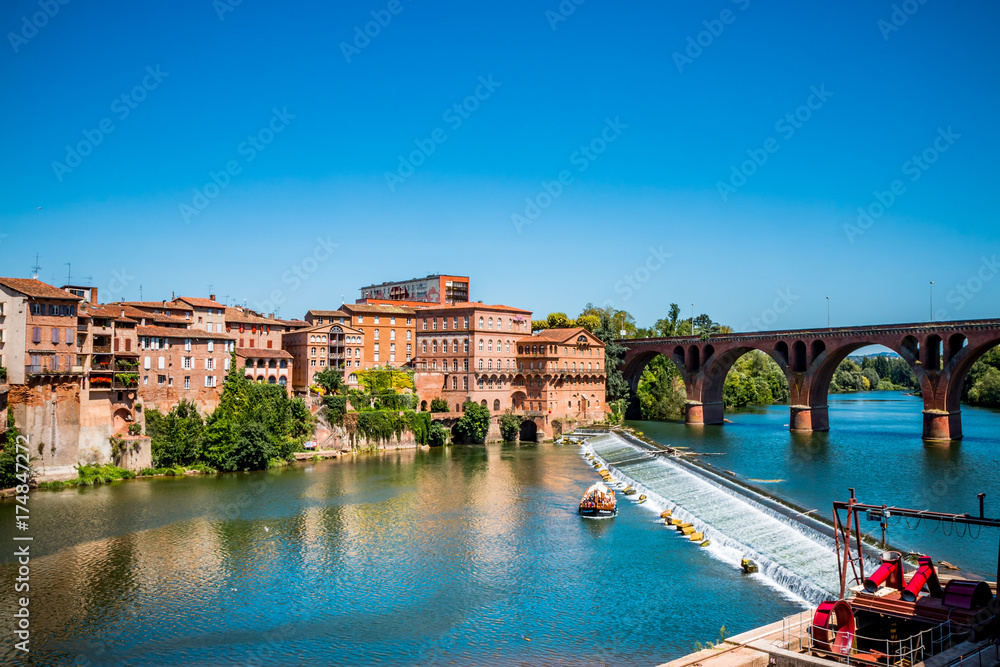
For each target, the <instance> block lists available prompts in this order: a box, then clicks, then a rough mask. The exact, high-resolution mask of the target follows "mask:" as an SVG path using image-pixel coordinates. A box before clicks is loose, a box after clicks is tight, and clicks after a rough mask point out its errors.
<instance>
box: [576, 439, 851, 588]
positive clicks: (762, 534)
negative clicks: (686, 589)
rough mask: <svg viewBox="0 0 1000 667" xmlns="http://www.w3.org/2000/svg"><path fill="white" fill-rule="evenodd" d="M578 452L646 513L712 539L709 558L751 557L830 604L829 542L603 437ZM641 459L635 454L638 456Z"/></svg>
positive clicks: (835, 584) (771, 574)
mask: <svg viewBox="0 0 1000 667" xmlns="http://www.w3.org/2000/svg"><path fill="white" fill-rule="evenodd" d="M584 451H589V452H591V453H592V454H594V456H596V457H597V458H599V459H600V460H602V461H603V462H604V463H605V464H606V465H607V467H608V469H609V471H610V472H611V475H612V477H613V478H615V479H617V480H619V481H622V482H627V483H629V484H632V485H633V486H635V487H636V489H637V491H639V492H640V493H645V494H646V495H647V496H648V498H649V501H650V502H649V503H648V504H649V506H650V507H651V508H653V507H658V508H659V509H658V510H657V511H661V510H662V509H670V510H672V511H673V516H674V517H676V518H680V519H683V520H685V521H688V522H690V523H691V524H693V525H694V526H695V528H696V530H697V531H699V532H703V533H704V534H705V538H706V539H709V540H711V546H709V547H708V548H707V551H709V552H710V553H711V554H712V555H714V556H716V557H719V558H721V559H724V560H727V561H732V564H733V567H734V568H737V567H738V566H739V559H740V558H741V557H747V558H752V559H753V560H755V561H756V562H757V564H758V565H759V567H760V572H759V574H760V575H761V576H763V577H764V578H766V579H768V580H770V581H771V582H773V583H774V584H777V585H778V586H780V587H781V588H784V589H785V590H787V591H788V592H790V593H792V594H793V595H796V596H798V597H800V598H802V599H804V600H806V601H808V602H810V603H818V602H821V601H824V600H830V599H834V598H835V597H836V596H837V593H838V592H839V590H840V582H839V578H838V574H837V557H836V549H835V544H834V540H833V539H831V538H830V537H828V536H826V535H823V534H822V533H820V532H819V531H817V530H814V529H812V528H810V527H808V526H806V525H804V524H800V523H798V522H796V521H795V520H793V519H790V518H788V517H787V516H784V515H782V514H779V513H778V512H776V511H774V510H772V509H770V508H768V507H766V506H765V505H764V504H762V503H757V502H755V501H754V500H753V498H752V496H753V492H752V491H749V490H747V491H746V492H745V494H744V493H739V494H738V493H736V492H735V491H733V490H732V489H729V488H726V487H725V486H723V485H722V484H718V483H716V482H714V481H712V480H711V479H709V478H708V477H707V476H703V475H699V474H697V473H696V472H692V471H690V470H688V469H687V468H686V467H684V466H682V465H681V464H679V463H678V462H676V461H673V460H671V459H670V457H666V456H656V457H653V458H649V456H648V454H649V452H648V451H646V450H644V449H643V448H641V447H640V446H638V445H636V444H633V443H631V442H629V441H626V440H625V439H623V438H622V437H620V436H618V435H616V434H614V433H608V434H605V435H600V436H596V437H592V438H590V439H588V440H587V442H586V444H585V446H584ZM641 454H645V455H646V456H643V457H640V456H639V455H641Z"/></svg>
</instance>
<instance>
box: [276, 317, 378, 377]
mask: <svg viewBox="0 0 1000 667" xmlns="http://www.w3.org/2000/svg"><path fill="white" fill-rule="evenodd" d="M282 345H283V347H284V350H285V351H286V352H288V354H289V355H290V356H291V363H292V366H293V368H294V371H293V373H292V374H291V377H292V379H291V384H292V389H293V390H294V391H295V392H296V393H299V394H304V393H306V391H307V390H308V389H309V387H311V386H312V385H314V384H316V383H315V380H314V379H313V378H314V377H315V375H316V373H319V372H320V371H323V370H326V369H327V368H336V369H340V370H342V371H343V373H344V380H345V381H346V382H347V383H348V384H349V385H351V386H357V384H358V378H357V376H356V375H354V374H353V373H354V371H356V370H360V369H361V368H363V367H365V357H364V353H365V334H364V332H363V331H361V329H357V328H354V327H351V326H348V325H346V324H317V325H315V326H311V327H305V328H302V329H296V330H294V331H290V332H288V333H285V334H284V336H283V337H282Z"/></svg>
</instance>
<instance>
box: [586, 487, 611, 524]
mask: <svg viewBox="0 0 1000 667" xmlns="http://www.w3.org/2000/svg"><path fill="white" fill-rule="evenodd" d="M617 513H618V504H617V501H616V500H615V492H614V491H612V490H611V489H609V488H608V487H606V486H604V484H601V483H600V482H598V483H597V484H594V485H593V486H591V487H590V488H589V489H587V492H586V493H584V494H583V499H582V500H581V501H580V516H585V517H590V518H595V519H604V518H608V517H613V516H614V515H616V514H617Z"/></svg>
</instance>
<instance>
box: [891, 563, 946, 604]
mask: <svg viewBox="0 0 1000 667" xmlns="http://www.w3.org/2000/svg"><path fill="white" fill-rule="evenodd" d="M917 563H919V564H920V567H919V568H917V571H916V572H914V573H913V576H912V577H910V583H908V584H907V585H906V588H905V589H903V592H902V594H901V595H900V597H901V598H903V599H904V600H906V601H907V602H916V601H917V597H919V596H920V591H922V590H924V586H925V585H926V586H927V589H928V590H929V591H930V593H931V597H934V598H939V597H941V596H942V595H943V593H942V592H941V583H940V582H939V581H938V577H937V572H935V571H934V562H933V561H931V559H930V556H921V557H920V558H918V559H917Z"/></svg>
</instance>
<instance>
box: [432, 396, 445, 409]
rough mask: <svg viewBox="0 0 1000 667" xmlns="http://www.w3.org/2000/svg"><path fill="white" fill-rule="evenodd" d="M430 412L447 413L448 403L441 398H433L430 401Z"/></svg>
mask: <svg viewBox="0 0 1000 667" xmlns="http://www.w3.org/2000/svg"><path fill="white" fill-rule="evenodd" d="M431 412H448V401H446V400H444V399H443V398H435V399H434V400H433V401H431Z"/></svg>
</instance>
